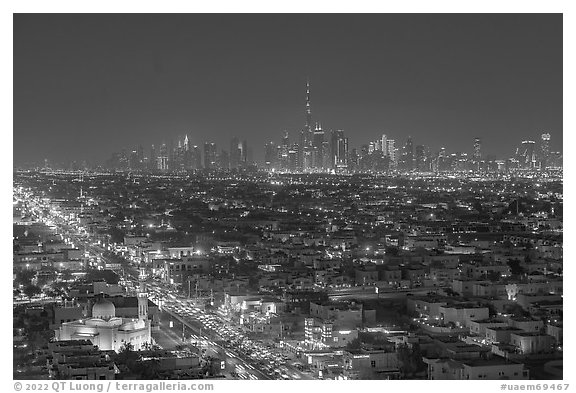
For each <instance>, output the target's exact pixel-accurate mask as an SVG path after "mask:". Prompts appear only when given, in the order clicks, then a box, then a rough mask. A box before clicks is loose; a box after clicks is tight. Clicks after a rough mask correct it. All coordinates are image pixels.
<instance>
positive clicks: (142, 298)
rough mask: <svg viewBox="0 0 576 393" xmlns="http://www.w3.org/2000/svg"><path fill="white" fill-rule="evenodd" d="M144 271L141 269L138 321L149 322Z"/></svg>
mask: <svg viewBox="0 0 576 393" xmlns="http://www.w3.org/2000/svg"><path fill="white" fill-rule="evenodd" d="M143 279H144V269H140V277H139V281H140V288H139V289H138V319H139V320H141V321H146V320H148V294H147V293H146V288H145V285H144V280H143Z"/></svg>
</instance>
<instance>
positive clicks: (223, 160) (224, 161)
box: [218, 149, 230, 170]
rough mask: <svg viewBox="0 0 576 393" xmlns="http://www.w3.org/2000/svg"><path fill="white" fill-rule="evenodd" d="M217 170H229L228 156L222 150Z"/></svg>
mask: <svg viewBox="0 0 576 393" xmlns="http://www.w3.org/2000/svg"><path fill="white" fill-rule="evenodd" d="M218 168H220V169H225V170H226V169H228V168H230V155H229V154H228V152H227V151H226V150H224V149H222V151H221V152H220V155H219V157H218Z"/></svg>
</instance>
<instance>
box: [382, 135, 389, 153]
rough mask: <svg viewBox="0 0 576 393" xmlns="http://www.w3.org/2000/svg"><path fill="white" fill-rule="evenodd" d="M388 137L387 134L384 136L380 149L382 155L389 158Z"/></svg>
mask: <svg viewBox="0 0 576 393" xmlns="http://www.w3.org/2000/svg"><path fill="white" fill-rule="evenodd" d="M387 147H388V137H387V136H386V134H382V138H381V139H380V149H381V150H382V155H383V156H384V157H386V156H388V148H387Z"/></svg>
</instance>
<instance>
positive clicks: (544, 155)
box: [540, 133, 550, 169]
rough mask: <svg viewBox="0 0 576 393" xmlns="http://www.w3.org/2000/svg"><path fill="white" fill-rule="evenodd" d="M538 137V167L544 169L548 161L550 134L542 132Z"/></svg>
mask: <svg viewBox="0 0 576 393" xmlns="http://www.w3.org/2000/svg"><path fill="white" fill-rule="evenodd" d="M540 138H541V139H540V168H542V169H546V168H547V167H548V165H549V163H550V162H549V161H550V134H548V133H546V134H542V136H541V137H540Z"/></svg>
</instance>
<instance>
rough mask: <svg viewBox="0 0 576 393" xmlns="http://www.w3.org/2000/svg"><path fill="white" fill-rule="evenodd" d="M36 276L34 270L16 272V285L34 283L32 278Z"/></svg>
mask: <svg viewBox="0 0 576 393" xmlns="http://www.w3.org/2000/svg"><path fill="white" fill-rule="evenodd" d="M35 276H36V272H34V271H32V270H21V271H19V272H16V278H15V279H14V285H15V286H20V285H23V286H27V285H32V279H33V278H34V277H35Z"/></svg>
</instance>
